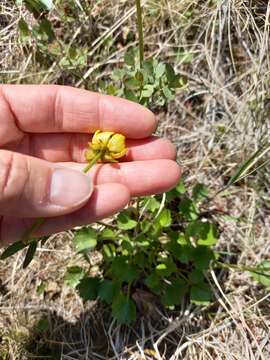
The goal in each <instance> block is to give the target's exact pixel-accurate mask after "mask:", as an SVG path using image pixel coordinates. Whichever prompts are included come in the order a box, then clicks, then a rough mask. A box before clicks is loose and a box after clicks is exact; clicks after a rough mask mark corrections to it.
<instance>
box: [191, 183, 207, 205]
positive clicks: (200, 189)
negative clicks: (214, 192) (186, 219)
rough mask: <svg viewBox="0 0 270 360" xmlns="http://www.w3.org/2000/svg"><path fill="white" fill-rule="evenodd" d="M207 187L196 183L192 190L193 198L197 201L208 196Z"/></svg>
mask: <svg viewBox="0 0 270 360" xmlns="http://www.w3.org/2000/svg"><path fill="white" fill-rule="evenodd" d="M208 193H209V191H208V188H207V186H205V185H204V184H200V183H197V184H196V185H195V186H194V188H193V190H192V197H193V200H194V201H195V202H196V203H197V202H199V201H202V200H204V199H206V198H207V197H208Z"/></svg>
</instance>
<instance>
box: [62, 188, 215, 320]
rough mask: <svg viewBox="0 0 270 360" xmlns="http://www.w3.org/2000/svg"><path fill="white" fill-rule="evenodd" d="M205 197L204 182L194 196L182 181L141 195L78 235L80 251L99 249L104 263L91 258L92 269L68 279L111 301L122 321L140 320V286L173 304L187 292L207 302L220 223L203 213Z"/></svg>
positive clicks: (86, 295)
mask: <svg viewBox="0 0 270 360" xmlns="http://www.w3.org/2000/svg"><path fill="white" fill-rule="evenodd" d="M206 196H207V188H206V187H205V186H203V185H202V184H197V185H196V186H195V187H194V189H193V192H192V195H191V196H189V195H188V194H187V192H186V189H185V186H184V183H183V182H180V183H179V184H178V186H177V187H176V188H175V189H173V190H172V191H170V192H168V193H166V194H163V195H156V196H153V197H145V198H141V199H139V200H138V201H137V203H136V202H134V205H133V206H130V207H129V208H127V209H125V210H123V211H122V212H121V213H120V214H119V215H118V216H117V217H116V218H115V219H114V220H113V221H112V222H110V223H109V224H107V225H100V226H99V227H98V228H94V227H87V228H83V229H82V230H79V231H78V232H76V233H75V236H74V247H75V249H76V251H77V253H78V254H82V255H83V256H84V257H85V258H86V259H88V258H89V251H92V250H93V249H95V251H96V252H98V254H99V255H100V262H99V263H98V264H96V265H95V268H94V269H93V267H91V261H90V267H89V268H87V267H86V268H81V267H76V268H74V267H71V268H69V269H68V270H67V273H66V282H67V283H68V284H69V285H71V286H72V287H74V288H76V289H77V290H78V291H79V294H80V295H81V297H82V298H83V299H84V300H96V299H100V300H102V301H104V302H105V303H107V304H109V305H110V306H111V308H112V314H113V316H114V317H115V318H116V319H117V320H118V321H119V322H120V323H130V322H131V321H133V320H135V319H136V301H134V299H136V297H135V296H134V294H136V292H137V291H139V290H144V291H147V292H149V293H151V294H153V295H154V296H155V297H156V299H157V301H158V302H159V300H160V302H161V304H163V305H164V306H166V307H170V308H171V307H174V306H176V305H179V304H180V303H181V300H182V299H183V298H184V296H188V297H189V299H190V301H191V302H192V303H194V304H200V305H206V304H208V303H209V301H210V300H211V298H212V292H211V288H210V286H209V284H208V282H207V279H206V277H205V271H206V270H208V269H209V267H210V264H211V263H212V262H214V261H215V260H216V259H217V258H218V254H217V253H216V252H215V251H214V250H213V246H214V245H215V244H216V242H217V228H216V225H215V224H214V222H213V221H212V220H211V219H205V218H201V217H200V210H199V207H200V203H201V202H202V201H203V200H204V199H205V197H206ZM138 205H139V206H138ZM93 272H94V273H93Z"/></svg>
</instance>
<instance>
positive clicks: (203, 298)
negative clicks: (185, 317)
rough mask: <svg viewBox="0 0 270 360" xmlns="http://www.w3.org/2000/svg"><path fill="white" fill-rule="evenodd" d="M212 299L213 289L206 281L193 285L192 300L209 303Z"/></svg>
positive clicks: (201, 303)
mask: <svg viewBox="0 0 270 360" xmlns="http://www.w3.org/2000/svg"><path fill="white" fill-rule="evenodd" d="M211 299H212V290H211V288H210V286H209V285H208V284H206V283H200V284H196V285H194V286H192V287H191V290H190V301H191V302H192V303H193V304H196V305H208V304H209V303H210V300H211Z"/></svg>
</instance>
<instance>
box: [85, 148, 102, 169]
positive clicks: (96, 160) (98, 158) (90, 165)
mask: <svg viewBox="0 0 270 360" xmlns="http://www.w3.org/2000/svg"><path fill="white" fill-rule="evenodd" d="M102 156H103V151H100V152H98V153H97V155H96V156H95V157H94V158H93V159H92V160H91V161H90V162H89V163H88V164H87V165H86V166H85V168H84V169H83V173H85V174H86V173H87V172H88V171H89V170H90V169H91V167H92V166H94V165H95V163H97V162H98V160H100V159H101V157H102Z"/></svg>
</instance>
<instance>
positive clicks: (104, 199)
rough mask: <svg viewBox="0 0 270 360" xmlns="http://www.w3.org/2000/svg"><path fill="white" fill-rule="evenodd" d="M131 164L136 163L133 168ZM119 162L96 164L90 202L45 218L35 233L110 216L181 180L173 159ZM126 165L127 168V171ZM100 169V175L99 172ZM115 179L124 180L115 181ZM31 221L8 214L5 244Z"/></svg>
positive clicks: (3, 231) (4, 224) (3, 229)
mask: <svg viewBox="0 0 270 360" xmlns="http://www.w3.org/2000/svg"><path fill="white" fill-rule="evenodd" d="M131 164H132V165H135V166H133V167H131V166H130V165H131ZM143 164H144V166H143ZM116 165H117V166H119V167H120V170H119V169H117V168H116ZM116 165H101V166H97V167H96V169H94V174H93V173H92V174H91V175H89V176H92V177H93V176H97V177H98V176H99V178H98V179H97V180H98V183H99V185H97V186H96V187H95V190H94V192H93V194H92V196H91V198H90V199H89V200H88V202H87V203H86V204H85V205H84V206H83V207H82V208H80V209H79V210H77V211H75V212H74V213H71V214H67V215H64V216H57V217H53V218H48V219H46V222H45V223H44V224H43V225H42V227H41V228H40V229H39V231H38V232H37V233H36V234H35V235H36V236H44V235H50V234H53V233H56V232H59V231H64V230H68V229H71V228H73V227H75V226H81V225H87V224H90V223H91V222H95V221H98V220H101V219H103V218H106V217H108V216H111V215H113V214H115V213H116V212H118V211H120V210H121V209H122V208H124V207H125V206H126V205H127V204H128V202H129V200H130V196H134V195H136V194H139V195H146V194H150V193H153V192H159V191H166V190H169V189H170V188H171V187H172V186H174V185H175V184H176V183H177V182H178V180H179V176H180V169H179V167H178V166H177V165H176V164H175V163H174V162H173V161H170V160H155V161H145V162H134V163H126V164H116ZM70 166H73V167H76V168H79V167H80V166H81V165H79V164H75V163H73V164H70ZM123 167H124V168H125V169H124V172H123ZM98 170H99V171H100V173H99V174H97V172H98ZM121 170H122V173H121ZM123 173H124V175H123ZM153 175H154V177H153ZM161 175H162V176H161ZM110 179H111V182H110ZM114 179H116V180H117V181H121V183H113V181H114ZM137 183H140V184H139V185H138V184H137ZM123 184H125V185H123ZM32 223H33V220H31V219H18V218H17V219H16V218H14V217H6V216H5V217H4V218H3V219H2V222H1V231H0V233H1V236H2V238H1V242H2V244H3V245H4V244H7V243H11V242H14V241H18V240H20V237H21V236H22V234H23V233H24V232H25V231H26V230H27V229H29V228H30V226H31V224H32Z"/></svg>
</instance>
